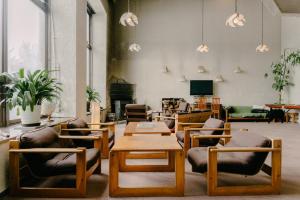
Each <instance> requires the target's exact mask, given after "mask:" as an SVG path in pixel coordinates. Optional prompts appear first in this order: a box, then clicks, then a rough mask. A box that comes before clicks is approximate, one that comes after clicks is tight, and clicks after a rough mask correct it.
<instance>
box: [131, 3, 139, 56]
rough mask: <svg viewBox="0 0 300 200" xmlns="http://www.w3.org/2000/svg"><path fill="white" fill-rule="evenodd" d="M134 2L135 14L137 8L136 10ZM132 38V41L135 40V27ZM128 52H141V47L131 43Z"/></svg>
mask: <svg viewBox="0 0 300 200" xmlns="http://www.w3.org/2000/svg"><path fill="white" fill-rule="evenodd" d="M136 7H137V6H136V1H135V4H134V11H135V12H136V13H137V8H136ZM133 29H134V30H133V38H134V40H136V31H137V27H133ZM128 50H129V51H131V52H139V51H140V50H142V47H141V46H140V45H139V44H138V43H136V42H133V43H132V44H130V45H129V47H128Z"/></svg>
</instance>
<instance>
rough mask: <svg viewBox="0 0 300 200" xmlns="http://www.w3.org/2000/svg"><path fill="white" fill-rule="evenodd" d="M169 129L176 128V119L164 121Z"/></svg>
mask: <svg viewBox="0 0 300 200" xmlns="http://www.w3.org/2000/svg"><path fill="white" fill-rule="evenodd" d="M164 122H165V123H166V125H167V126H168V128H169V129H173V128H174V127H175V119H167V120H164Z"/></svg>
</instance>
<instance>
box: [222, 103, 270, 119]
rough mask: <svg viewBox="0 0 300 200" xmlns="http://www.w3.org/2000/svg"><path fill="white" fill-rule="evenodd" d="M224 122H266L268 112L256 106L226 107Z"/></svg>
mask: <svg viewBox="0 0 300 200" xmlns="http://www.w3.org/2000/svg"><path fill="white" fill-rule="evenodd" d="M225 110H226V122H228V121H267V114H268V112H269V111H268V110H267V109H265V108H264V107H258V106H228V107H226V109H225Z"/></svg>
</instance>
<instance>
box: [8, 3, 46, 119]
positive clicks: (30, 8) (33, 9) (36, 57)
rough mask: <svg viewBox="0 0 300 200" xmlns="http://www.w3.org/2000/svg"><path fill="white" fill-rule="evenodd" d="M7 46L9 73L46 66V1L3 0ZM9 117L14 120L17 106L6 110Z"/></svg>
mask: <svg viewBox="0 0 300 200" xmlns="http://www.w3.org/2000/svg"><path fill="white" fill-rule="evenodd" d="M4 3H5V5H6V6H5V8H4V9H5V12H6V16H5V19H4V20H3V21H4V23H5V24H6V27H7V32H6V38H4V39H6V40H7V47H6V48H5V49H4V51H5V56H6V63H4V65H5V68H4V70H5V71H7V72H9V73H14V72H18V70H19V69H20V68H25V71H29V70H30V71H33V70H37V69H44V68H46V67H47V58H48V55H47V48H48V47H47V41H48V39H47V30H48V29H47V26H48V25H47V24H48V22H47V7H48V6H47V1H46V0H4ZM8 116H9V117H8V120H9V121H12V120H16V119H17V118H18V116H17V115H16V110H12V111H9V115H8Z"/></svg>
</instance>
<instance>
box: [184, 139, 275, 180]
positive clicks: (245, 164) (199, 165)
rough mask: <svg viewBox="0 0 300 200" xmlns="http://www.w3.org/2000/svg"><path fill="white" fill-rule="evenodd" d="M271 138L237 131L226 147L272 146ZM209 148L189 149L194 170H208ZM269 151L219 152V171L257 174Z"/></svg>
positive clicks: (189, 158)
mask: <svg viewBox="0 0 300 200" xmlns="http://www.w3.org/2000/svg"><path fill="white" fill-rule="evenodd" d="M271 146H272V142H271V140H270V139H268V138H265V137H263V136H259V135H256V134H254V133H236V134H233V138H232V139H231V141H230V142H229V143H227V144H226V145H225V147H271ZM207 149H208V148H203V147H197V148H192V149H190V150H189V151H188V161H189V162H190V163H191V165H192V171H194V172H199V173H205V172H207V158H208V153H207ZM267 155H268V152H226V153H218V166H217V168H218V172H227V173H234V174H242V175H255V174H257V173H258V172H259V171H260V169H261V167H262V166H263V164H264V162H265V160H266V158H267Z"/></svg>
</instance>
